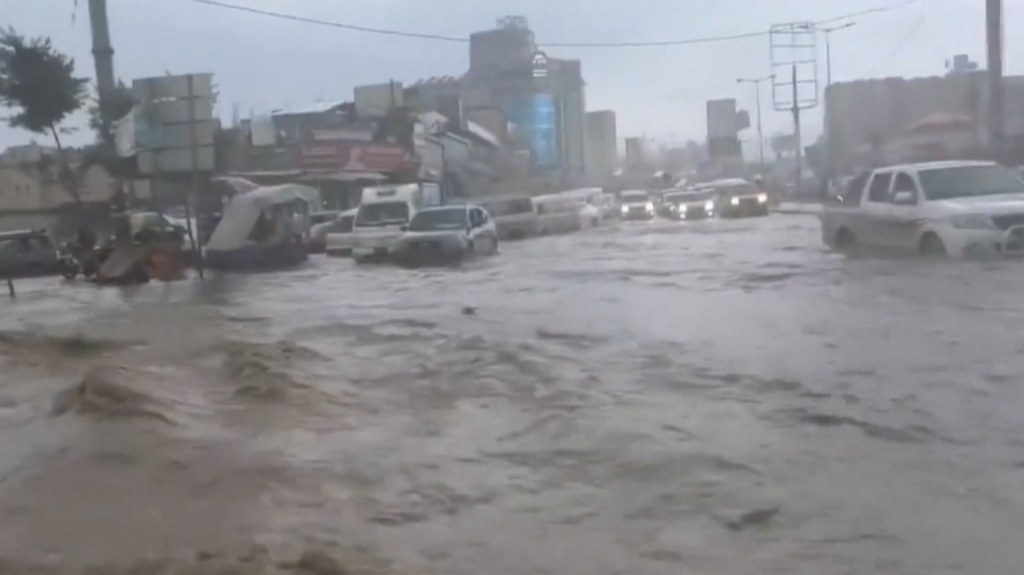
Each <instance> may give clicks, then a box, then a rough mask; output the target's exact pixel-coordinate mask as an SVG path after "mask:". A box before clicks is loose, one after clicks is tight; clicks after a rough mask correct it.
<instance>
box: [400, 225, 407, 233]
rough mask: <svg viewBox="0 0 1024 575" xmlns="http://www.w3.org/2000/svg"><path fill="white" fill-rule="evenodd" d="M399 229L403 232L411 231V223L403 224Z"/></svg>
mask: <svg viewBox="0 0 1024 575" xmlns="http://www.w3.org/2000/svg"><path fill="white" fill-rule="evenodd" d="M398 229H399V230H401V231H403V232H407V231H409V224H402V227H400V228H398Z"/></svg>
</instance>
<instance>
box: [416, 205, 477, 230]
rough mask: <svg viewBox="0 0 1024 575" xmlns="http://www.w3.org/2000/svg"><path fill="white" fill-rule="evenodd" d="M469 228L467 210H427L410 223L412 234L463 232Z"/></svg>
mask: <svg viewBox="0 0 1024 575" xmlns="http://www.w3.org/2000/svg"><path fill="white" fill-rule="evenodd" d="M467 226H469V218H468V217H467V216H466V208H452V209H447V210H427V211H425V212H420V213H418V214H416V216H415V217H413V219H412V221H411V222H410V223H409V231H411V232H434V231H439V230H461V229H464V228H466V227H467Z"/></svg>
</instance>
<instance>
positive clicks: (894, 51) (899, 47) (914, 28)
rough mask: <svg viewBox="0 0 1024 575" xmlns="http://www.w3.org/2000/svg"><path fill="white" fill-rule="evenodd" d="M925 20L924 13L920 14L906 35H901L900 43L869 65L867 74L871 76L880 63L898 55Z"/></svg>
mask: <svg viewBox="0 0 1024 575" xmlns="http://www.w3.org/2000/svg"><path fill="white" fill-rule="evenodd" d="M926 21H927V18H926V15H925V14H921V16H920V17H919V18H918V19H917V22H914V24H913V26H911V27H910V29H909V30H907V33H906V35H904V36H903V38H902V39H901V40H900V43H899V44H897V45H896V47H895V48H893V49H892V51H890V52H889V53H888V54H886V55H885V57H883V58H881V59H880V60H878V61H877V62H875V64H874V65H873V66H871V68H870V69H869V70H868V73H867V75H868V76H873V75H874V73H875V72H877V71H878V69H879V68H881V67H882V65H884V64H886V63H887V62H888V61H890V60H892V59H893V58H895V57H896V56H898V55H899V53H900V52H902V51H903V49H904V48H906V47H907V46H909V45H910V43H911V41H912V40H913V39H914V38H915V37H916V36H917V34H918V32H920V31H921V29H922V28H923V27H924V23H925V22H926Z"/></svg>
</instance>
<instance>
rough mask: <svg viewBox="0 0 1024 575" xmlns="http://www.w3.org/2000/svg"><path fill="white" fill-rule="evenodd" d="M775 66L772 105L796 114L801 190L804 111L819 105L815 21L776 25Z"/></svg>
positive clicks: (771, 33) (796, 171)
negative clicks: (802, 115) (801, 114)
mask: <svg viewBox="0 0 1024 575" xmlns="http://www.w3.org/2000/svg"><path fill="white" fill-rule="evenodd" d="M768 37H769V40H770V50H771V64H772V105H773V106H774V107H775V109H776V110H777V111H779V112H790V113H792V114H793V135H794V137H795V140H796V142H795V143H796V146H795V148H796V150H795V153H794V160H795V162H794V163H795V167H794V178H793V180H794V184H795V185H796V187H797V188H799V187H800V179H801V174H802V172H803V166H802V165H801V157H802V156H803V143H802V138H801V133H800V112H801V111H803V110H809V109H811V108H814V107H816V106H817V105H818V29H817V28H816V27H815V26H814V23H813V22H791V23H789V24H776V25H774V26H772V27H771V30H770V31H769V34H768Z"/></svg>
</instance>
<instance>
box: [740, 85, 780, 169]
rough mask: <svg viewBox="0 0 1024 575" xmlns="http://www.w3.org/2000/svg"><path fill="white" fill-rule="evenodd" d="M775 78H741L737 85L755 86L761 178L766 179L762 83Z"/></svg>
mask: <svg viewBox="0 0 1024 575" xmlns="http://www.w3.org/2000/svg"><path fill="white" fill-rule="evenodd" d="M773 78H775V75H774V74H773V75H771V76H764V77H763V78H739V79H737V80H736V83H737V84H753V85H754V97H755V98H756V99H757V150H758V154H759V155H760V159H761V176H762V177H764V170H765V163H764V126H763V124H762V123H761V83H762V82H767V81H768V80H771V79H773Z"/></svg>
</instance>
